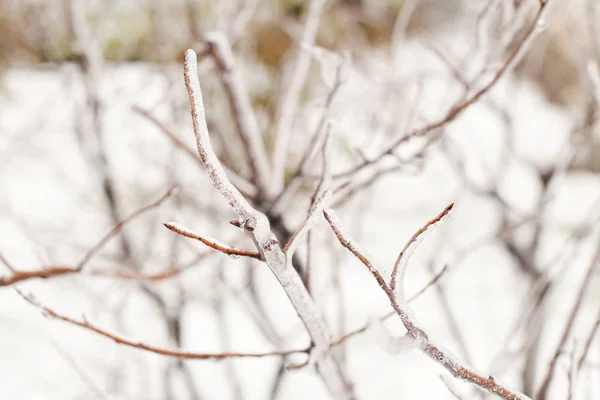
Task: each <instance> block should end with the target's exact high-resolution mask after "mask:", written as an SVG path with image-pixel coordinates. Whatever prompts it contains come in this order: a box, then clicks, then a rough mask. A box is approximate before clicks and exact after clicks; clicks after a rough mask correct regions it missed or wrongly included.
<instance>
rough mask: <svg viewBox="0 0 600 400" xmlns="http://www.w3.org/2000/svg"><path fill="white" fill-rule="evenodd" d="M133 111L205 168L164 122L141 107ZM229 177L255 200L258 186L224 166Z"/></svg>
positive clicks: (135, 107)
mask: <svg viewBox="0 0 600 400" xmlns="http://www.w3.org/2000/svg"><path fill="white" fill-rule="evenodd" d="M133 110H134V111H135V112H137V113H138V114H140V115H142V116H143V117H145V118H146V119H148V121H150V122H152V123H153V124H154V125H156V127H157V128H158V129H159V130H160V131H161V132H162V133H164V134H165V135H167V137H168V138H169V139H170V140H171V142H172V143H173V144H174V145H175V146H177V147H178V148H180V149H181V150H182V151H183V152H184V153H185V154H187V155H188V156H189V157H190V158H192V159H193V160H194V161H195V162H196V163H198V165H199V166H200V167H201V168H204V165H202V160H200V158H199V157H198V153H197V152H195V151H194V150H193V149H191V148H190V147H189V146H188V145H186V144H185V143H183V141H182V140H181V139H179V137H177V135H176V134H175V132H173V131H172V130H171V129H170V128H169V127H168V126H167V125H165V124H164V123H163V122H162V121H160V120H159V119H158V118H156V117H155V116H154V115H152V114H151V113H150V111H148V110H144V109H142V108H141V107H138V106H133ZM223 168H224V169H225V172H226V174H227V177H228V178H229V179H230V180H231V183H233V184H234V185H235V187H237V188H238V189H239V191H240V192H242V193H243V194H244V195H245V196H248V197H251V198H254V197H256V195H257V194H258V190H257V189H256V186H254V185H253V184H252V183H250V182H248V181H247V180H246V179H245V178H244V177H242V176H240V175H238V174H237V173H236V172H235V171H233V170H232V169H230V168H227V167H226V166H225V165H224V166H223Z"/></svg>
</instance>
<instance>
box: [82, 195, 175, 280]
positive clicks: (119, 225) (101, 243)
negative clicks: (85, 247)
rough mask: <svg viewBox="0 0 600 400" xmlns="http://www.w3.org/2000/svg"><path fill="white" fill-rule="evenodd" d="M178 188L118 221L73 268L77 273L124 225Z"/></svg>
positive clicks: (156, 204)
mask: <svg viewBox="0 0 600 400" xmlns="http://www.w3.org/2000/svg"><path fill="white" fill-rule="evenodd" d="M177 190H178V188H177V186H173V187H171V188H170V189H169V190H168V191H167V193H165V194H164V195H163V196H162V197H161V198H160V199H158V200H156V201H155V202H153V203H151V204H148V205H147V206H145V207H142V208H140V209H139V210H137V211H135V212H134V213H133V214H131V215H129V216H128V217H126V218H125V219H123V220H121V221H119V222H118V223H117V224H116V225H115V226H114V227H113V228H112V229H111V230H110V231H109V232H108V233H107V234H106V235H104V237H102V239H100V240H99V241H98V243H96V245H94V247H92V248H91V249H90V250H89V251H88V252H87V254H86V255H85V256H84V257H83V258H82V259H81V261H80V262H79V264H77V267H76V268H75V269H76V270H77V271H81V270H82V269H83V267H84V266H85V265H86V264H87V263H88V262H89V261H90V260H91V259H92V257H93V256H94V255H95V254H96V253H97V252H98V250H100V249H101V248H102V247H104V245H105V244H106V243H107V242H108V241H109V240H110V239H111V238H112V237H113V236H115V235H116V234H118V233H119V232H121V231H122V230H123V228H124V227H125V225H127V224H128V223H129V222H131V221H133V220H134V219H135V218H137V217H139V216H140V215H142V214H144V213H146V212H148V211H150V210H152V209H154V208H156V207H158V206H160V205H161V204H162V203H163V202H165V201H166V200H167V199H168V198H169V197H171V196H172V195H173V194H175V193H176V192H177Z"/></svg>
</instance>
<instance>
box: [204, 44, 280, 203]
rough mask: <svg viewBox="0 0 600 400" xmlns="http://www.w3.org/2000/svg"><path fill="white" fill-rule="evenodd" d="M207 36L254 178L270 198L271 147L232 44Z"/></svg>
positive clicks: (260, 192)
mask: <svg viewBox="0 0 600 400" xmlns="http://www.w3.org/2000/svg"><path fill="white" fill-rule="evenodd" d="M205 40H206V42H207V43H208V47H209V49H210V51H211V53H212V55H213V57H214V59H215V61H216V64H217V67H218V68H219V71H220V77H221V82H222V83H223V86H224V87H225V92H226V93H227V98H228V99H229V105H230V107H231V111H232V113H233V117H234V120H235V123H236V125H237V131H238V133H239V135H240V139H241V140H242V142H243V143H244V147H245V150H246V152H247V154H248V157H249V161H250V170H251V172H252V177H253V179H252V181H253V183H254V184H255V185H256V186H257V187H258V189H259V195H262V196H264V197H266V198H269V197H270V190H271V187H272V185H270V178H271V173H270V166H269V163H268V157H267V150H266V148H265V144H264V140H263V137H262V135H261V133H260V131H259V129H258V123H257V121H256V116H255V115H254V111H253V110H252V106H251V104H250V97H249V95H248V91H247V90H246V87H245V86H244V84H243V81H242V78H241V77H240V74H239V72H238V70H237V68H236V66H235V61H234V58H233V53H232V52H231V46H230V45H229V42H228V41H227V38H226V37H225V36H224V35H222V34H219V33H215V32H212V33H209V34H207V35H205Z"/></svg>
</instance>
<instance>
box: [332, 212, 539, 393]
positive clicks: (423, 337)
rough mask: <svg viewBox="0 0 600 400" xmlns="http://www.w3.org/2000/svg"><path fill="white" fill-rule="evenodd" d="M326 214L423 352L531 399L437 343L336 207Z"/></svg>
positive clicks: (453, 370) (464, 376) (466, 375)
mask: <svg viewBox="0 0 600 400" xmlns="http://www.w3.org/2000/svg"><path fill="white" fill-rule="evenodd" d="M324 214H325V218H326V219H327V221H328V222H329V224H330V225H331V228H332V230H333V232H334V233H335V235H336V237H337V238H338V240H339V242H340V243H341V244H342V246H344V247H345V248H346V249H348V250H349V251H350V252H351V253H352V254H354V255H355V256H356V257H357V258H358V259H359V260H360V261H361V262H362V263H363V264H364V265H365V266H366V267H367V268H368V269H369V271H370V272H371V274H372V275H373V276H374V277H375V279H376V280H377V283H379V285H380V286H381V288H382V289H383V291H384V292H385V294H386V295H387V297H388V299H389V300H390V304H391V305H392V308H393V309H394V311H395V312H396V314H398V316H399V317H400V320H401V321H402V324H403V325H404V327H405V328H406V330H407V333H406V336H408V337H410V338H412V339H413V343H414V345H415V347H417V348H418V349H419V350H420V351H421V352H423V353H425V355H427V356H428V357H429V358H431V359H432V360H433V361H435V362H436V363H438V364H440V365H441V366H442V367H444V368H445V369H446V370H447V371H448V372H450V374H452V376H454V377H455V378H458V379H461V380H464V381H467V382H470V383H472V384H473V385H475V386H477V387H479V388H480V389H483V390H485V391H487V392H489V393H492V394H494V395H496V396H498V397H500V398H502V399H507V400H508V399H510V400H525V399H529V398H528V397H527V396H525V395H524V394H522V393H519V392H518V391H516V390H513V389H510V388H509V387H508V386H506V385H504V384H502V383H500V382H499V381H498V380H496V379H495V378H493V377H491V376H487V377H486V376H484V375H483V374H480V373H478V372H475V371H474V370H473V369H472V368H471V367H469V366H466V365H465V364H464V363H463V362H462V361H460V360H458V359H457V358H456V357H455V356H454V355H452V354H451V353H450V352H449V351H448V350H446V349H444V348H443V347H442V346H440V345H438V344H436V343H434V341H433V340H432V339H431V338H430V336H429V335H428V334H427V333H426V331H425V329H424V328H423V327H421V326H420V325H419V323H418V321H417V320H416V318H415V317H414V315H413V312H412V310H411V309H410V307H409V306H408V303H406V301H404V299H403V298H401V299H399V298H398V297H397V296H395V295H394V291H393V290H392V288H391V287H390V286H389V285H388V284H387V283H386V282H385V280H384V279H383V277H382V276H381V274H380V273H379V271H378V269H377V267H376V266H375V265H374V263H373V262H372V261H371V259H370V258H369V257H368V256H366V253H365V252H364V251H362V250H361V249H360V248H359V247H358V245H357V244H356V243H355V241H354V240H353V239H352V237H351V236H350V235H349V234H348V233H347V232H346V231H345V229H344V227H343V226H342V223H341V222H340V220H339V218H338V217H337V216H336V215H335V212H334V211H333V210H326V211H324ZM398 284H402V282H398Z"/></svg>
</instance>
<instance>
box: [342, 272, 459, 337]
mask: <svg viewBox="0 0 600 400" xmlns="http://www.w3.org/2000/svg"><path fill="white" fill-rule="evenodd" d="M447 271H448V264H445V265H444V267H443V268H442V270H441V271H440V272H438V273H437V274H436V275H435V276H434V277H433V278H432V279H431V280H430V281H429V282H428V283H427V284H426V285H425V286H423V287H422V288H421V289H420V290H419V291H418V292H417V293H415V294H413V295H412V296H410V298H409V299H408V303H412V302H413V301H415V300H416V299H418V298H419V297H421V295H423V293H425V292H426V291H427V290H429V289H430V288H431V287H432V286H433V285H435V284H436V283H437V282H438V281H439V280H440V278H441V277H442V276H443V275H444V274H445V273H446V272H447ZM395 314H396V312H395V311H390V312H388V313H387V314H385V315H382V316H380V317H378V318H377V319H376V321H385V320H386V319H388V318H390V317H392V316H393V315H395ZM371 325H373V322H368V323H366V324H364V325H363V326H361V327H360V328H357V329H355V330H353V331H350V332H348V333H345V334H344V335H342V336H340V337H339V338H337V339H336V340H334V341H333V342H332V344H331V345H332V346H337V345H338V344H342V343H343V342H345V341H346V340H348V339H350V338H351V337H353V336H356V335H358V334H360V333H363V332H365V331H366V330H367V329H369V327H371Z"/></svg>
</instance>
